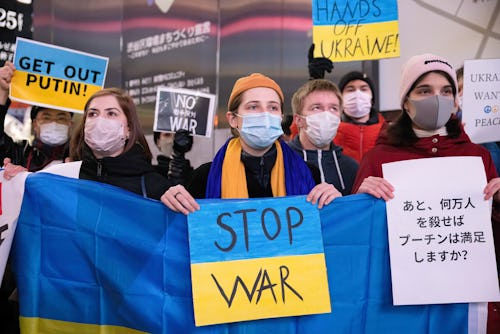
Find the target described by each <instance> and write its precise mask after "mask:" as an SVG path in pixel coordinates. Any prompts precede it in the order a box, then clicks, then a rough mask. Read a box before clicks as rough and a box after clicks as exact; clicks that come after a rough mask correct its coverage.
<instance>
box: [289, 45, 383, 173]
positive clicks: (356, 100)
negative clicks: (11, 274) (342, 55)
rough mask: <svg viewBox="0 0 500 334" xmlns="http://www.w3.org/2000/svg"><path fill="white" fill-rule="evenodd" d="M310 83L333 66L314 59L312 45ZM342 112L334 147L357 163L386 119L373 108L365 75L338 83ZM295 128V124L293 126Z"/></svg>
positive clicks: (371, 89) (350, 75)
mask: <svg viewBox="0 0 500 334" xmlns="http://www.w3.org/2000/svg"><path fill="white" fill-rule="evenodd" d="M308 69H309V78H310V80H314V79H323V78H324V77H325V72H331V71H332V69H333V63H332V61H331V60H330V59H328V58H314V44H313V45H311V48H310V49H309V54H308ZM339 88H340V91H341V93H342V98H343V104H344V109H343V111H342V114H341V120H342V122H341V123H340V126H339V128H338V131H337V136H336V137H335V139H334V141H335V144H336V145H338V146H341V147H342V148H343V149H344V154H345V155H348V156H350V157H352V158H354V160H356V161H357V162H358V163H359V162H360V161H361V158H362V157H363V155H364V154H365V153H366V152H368V151H369V150H370V149H371V148H373V146H374V145H375V142H376V140H377V137H378V134H379V132H380V129H381V128H382V125H383V124H384V122H385V120H384V118H383V117H382V115H380V113H379V112H378V111H377V110H376V109H375V108H374V107H373V105H374V102H375V87H374V85H373V82H372V81H371V79H370V78H369V77H367V76H366V74H364V73H361V72H358V71H352V72H349V73H347V74H346V75H344V76H343V77H342V78H341V79H340V82H339ZM294 125H295V124H294Z"/></svg>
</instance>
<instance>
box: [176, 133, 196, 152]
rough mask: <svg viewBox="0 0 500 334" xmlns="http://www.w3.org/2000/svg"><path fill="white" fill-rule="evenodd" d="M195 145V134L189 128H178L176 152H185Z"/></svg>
mask: <svg viewBox="0 0 500 334" xmlns="http://www.w3.org/2000/svg"><path fill="white" fill-rule="evenodd" d="M191 147H193V136H191V135H190V132H189V131H187V130H183V129H181V130H177V131H176V132H175V136H174V152H176V153H178V154H184V153H187V152H189V151H190V150H191Z"/></svg>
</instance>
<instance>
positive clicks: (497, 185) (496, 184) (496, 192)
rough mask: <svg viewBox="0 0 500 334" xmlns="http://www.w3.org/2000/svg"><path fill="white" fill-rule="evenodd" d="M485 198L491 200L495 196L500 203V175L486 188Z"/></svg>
mask: <svg viewBox="0 0 500 334" xmlns="http://www.w3.org/2000/svg"><path fill="white" fill-rule="evenodd" d="M483 192H484V199H485V200H489V199H490V198H492V197H493V200H494V201H495V202H498V203H500V177H496V178H494V179H491V180H490V182H488V184H487V185H486V187H485V188H484V191H483Z"/></svg>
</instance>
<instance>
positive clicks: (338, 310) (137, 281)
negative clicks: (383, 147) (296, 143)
mask: <svg viewBox="0 0 500 334" xmlns="http://www.w3.org/2000/svg"><path fill="white" fill-rule="evenodd" d="M297 199H300V197H298V198H297ZM282 200H283V199H280V198H275V199H272V200H269V202H266V206H271V207H273V208H275V209H276V210H278V211H279V210H280V209H278V208H280V207H284V208H286V207H289V204H285V205H284V206H283V205H282V203H281V201H282ZM300 200H302V201H303V198H302V199H300ZM253 201H254V200H248V203H252V202H253ZM266 201H267V200H266ZM240 202H241V201H234V202H233V201H231V200H224V201H221V200H215V201H214V200H206V201H200V204H201V206H202V207H204V206H206V205H207V206H210V205H212V204H211V203H215V204H217V203H218V204H221V203H224V212H228V211H230V212H233V211H234V210H238V209H237V204H234V203H240ZM248 203H247V204H245V205H248ZM238 205H239V204H238ZM4 209H5V208H4ZM221 213H222V212H221ZM319 213H320V219H321V228H322V238H323V248H324V254H325V261H326V268H327V270H328V289H329V295H330V299H331V301H330V307H331V313H322V314H313V315H303V316H290V317H280V318H271V319H261V320H251V321H243V322H233V323H229V324H217V325H207V326H202V327H196V325H195V319H194V310H193V295H192V286H191V271H190V255H189V247H188V226H187V222H186V217H185V216H184V215H182V214H176V213H173V212H171V211H170V210H169V209H168V208H166V207H165V206H164V205H163V204H162V203H160V202H157V201H153V200H148V199H144V198H142V197H140V196H138V195H135V194H132V193H129V192H126V191H124V190H121V189H118V188H115V187H113V186H110V185H105V184H99V183H95V182H92V181H86V180H78V179H71V178H65V177H62V176H57V175H51V174H48V173H35V174H31V175H29V176H28V178H27V180H26V184H25V195H24V199H23V204H22V209H21V214H20V216H19V220H18V226H17V231H16V235H15V240H14V244H13V249H12V252H13V254H12V255H13V259H14V269H15V272H16V277H17V282H18V290H19V302H20V315H21V318H20V321H21V327H22V328H21V330H22V333H96V334H97V333H99V334H103V333H114V334H119V333H127V334H128V333H221V334H226V333H247V334H251V333H255V334H261V333H374V334H375V333H402V332H404V333H410V334H413V333H414V334H417V333H418V334H421V333H436V334H442V333H453V334H456V333H468V332H469V333H475V332H476V331H474V329H477V326H478V324H481V321H479V320H478V319H477V315H478V314H477V313H475V312H471V311H470V310H473V308H474V305H473V304H471V305H472V306H469V305H468V304H447V305H423V306H422V305H419V306H393V305H392V295H391V284H390V280H391V278H390V270H389V253H388V243H387V226H386V214H385V203H384V202H383V201H382V200H376V199H374V198H373V197H371V196H368V195H354V196H346V197H343V198H338V199H336V200H335V201H333V203H331V204H330V205H328V206H327V207H326V208H323V209H321V210H319ZM290 215H291V217H292V219H291V220H290V221H291V222H292V225H290V226H293V225H297V221H298V220H297V217H298V216H297V215H295V213H293V214H292V213H291V214H290ZM224 217H227V216H224ZM259 217H260V216H259ZM266 217H267V216H266ZM280 217H281V214H280ZM240 218H241V215H240ZM226 219H227V218H224V219H222V220H221V222H222V223H224V224H227V225H228V226H229V221H228V220H226ZM266 219H267V218H266ZM271 221H272V220H271V219H270V218H269V224H268V225H266V228H268V230H267V232H268V234H269V236H274V235H275V234H276V231H277V230H276V229H272V225H271V224H270V223H271ZM285 221H286V220H285ZM305 221H306V220H304V222H305ZM266 222H268V221H267V220H266ZM234 226H236V225H234ZM283 226H288V225H286V224H284V225H283ZM249 230H250V229H249ZM235 231H236V230H235ZM288 231H289V230H288V227H287V228H285V227H282V229H281V231H280V233H284V236H286V235H287V234H288ZM295 231H297V228H292V233H293V232H295ZM221 233H223V234H222V235H221V237H225V238H226V239H221V238H219V239H218V241H219V242H218V244H219V246H220V247H222V248H228V247H230V245H231V243H230V242H226V241H228V240H231V235H232V234H231V233H230V230H229V229H225V230H224V231H223V232H221ZM236 234H237V236H238V239H237V243H235V245H234V248H235V249H236V248H240V249H246V245H245V238H244V236H243V237H242V238H243V239H239V238H240V237H241V235H240V234H238V233H236ZM288 235H290V234H288ZM292 235H294V234H292ZM297 235H298V234H297ZM254 237H255V235H253V234H249V235H248V249H249V252H251V251H252V248H251V247H253V246H254V244H253V242H254V240H255V239H254ZM252 238H253V239H252ZM278 238H279V236H277V237H276V240H277V239H278ZM286 238H288V237H286ZM286 238H285V239H286ZM207 239H209V238H207ZM213 241H214V240H213V239H212V240H207V243H208V244H210V243H212V242H213ZM276 242H278V241H276ZM287 242H289V241H287ZM293 242H295V239H294V240H293ZM297 242H298V243H300V241H297ZM285 244H286V242H285ZM311 247H314V249H313V250H312V251H311V250H306V251H303V252H302V254H313V253H316V252H318V251H319V248H318V246H311ZM306 249H307V248H306ZM199 251H200V252H202V251H203V250H202V249H201V248H200V249H199ZM261 251H262V252H263V253H265V252H266V250H261ZM206 252H207V253H208V252H209V250H207V251H206ZM289 256H295V255H293V254H289ZM199 258H202V257H201V255H200V256H199ZM285 260H286V256H285ZM270 265H273V264H269V263H267V262H263V263H262V274H261V278H262V277H264V269H265V268H267V267H269V266H270ZM258 268H259V269H257V267H255V266H252V267H249V268H248V269H243V268H239V269H241V270H240V271H239V272H241V273H242V274H241V275H242V279H246V278H244V277H243V275H247V273H249V275H251V276H253V277H254V278H253V281H254V282H255V277H256V275H258V270H260V268H261V267H258ZM273 275H274V274H273ZM214 276H215V275H214ZM285 276H286V273H285V272H283V277H285ZM273 277H274V276H273ZM288 277H289V278H288V279H287V280H286V283H290V286H291V287H294V284H297V283H296V281H294V279H295V276H294V268H293V267H292V268H291V269H290V272H289V275H288ZM269 278H270V279H271V275H269ZM303 278H304V279H306V280H310V281H311V282H312V281H314V279H315V278H314V277H312V275H309V276H305V277H303ZM232 279H233V280H234V277H233V278H232ZM261 280H262V279H261ZM233 282H234V281H233ZM260 282H261V281H257V286H258V287H257V288H256V289H258V288H260ZM209 283H210V282H206V284H209ZM264 283H266V281H265V280H264ZM253 284H254V283H251V284H249V285H252V288H253ZM268 284H271V283H268ZM272 284H274V283H272ZM279 284H281V283H279ZM221 286H222V284H221ZM296 286H297V287H299V286H300V285H296ZM275 287H276V289H277V288H281V287H279V286H278V285H276V286H275ZM285 290H286V298H290V300H293V298H296V295H294V294H293V292H291V290H289V289H288V288H287V286H286V285H285ZM256 291H257V290H256ZM268 291H269V290H268ZM275 291H276V296H277V299H279V300H281V297H282V296H281V292H280V293H278V292H277V291H278V290H275ZM255 293H256V294H258V291H257V292H255ZM239 297H241V296H236V297H235V298H239ZM256 297H257V296H254V300H253V302H254V303H255V302H256ZM268 297H269V296H266V298H268ZM245 298H246V296H245ZM262 298H264V296H262ZM235 303H236V301H235ZM482 323H483V324H484V321H483V322H482Z"/></svg>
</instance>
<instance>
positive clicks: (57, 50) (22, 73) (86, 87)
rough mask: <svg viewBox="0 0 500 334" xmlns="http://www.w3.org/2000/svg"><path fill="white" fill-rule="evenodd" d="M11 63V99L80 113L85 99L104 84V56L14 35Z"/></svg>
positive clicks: (105, 66) (106, 60)
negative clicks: (13, 71)
mask: <svg viewBox="0 0 500 334" xmlns="http://www.w3.org/2000/svg"><path fill="white" fill-rule="evenodd" d="M14 65H15V66H16V72H15V73H14V76H13V78H12V83H11V90H10V94H11V95H10V96H11V98H12V99H13V100H17V101H20V102H24V103H28V104H33V105H38V106H44V107H49V108H55V109H60V110H66V111H70V112H78V113H83V109H84V107H85V103H86V102H87V100H88V98H89V97H90V96H91V95H92V94H93V93H95V92H97V91H99V90H101V89H102V87H103V86H104V80H105V77H106V71H107V67H108V58H105V57H101V56H95V55H91V54H88V53H84V52H80V51H75V50H71V49H67V48H63V47H59V46H54V45H50V44H45V43H41V42H36V41H32V40H29V39H25V38H17V44H16V53H15V55H14Z"/></svg>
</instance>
